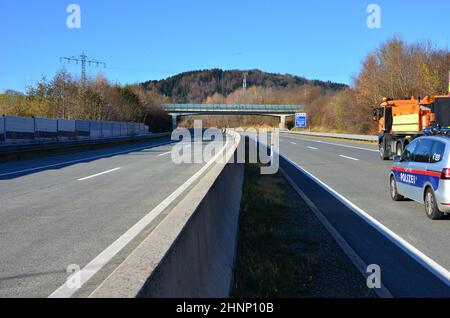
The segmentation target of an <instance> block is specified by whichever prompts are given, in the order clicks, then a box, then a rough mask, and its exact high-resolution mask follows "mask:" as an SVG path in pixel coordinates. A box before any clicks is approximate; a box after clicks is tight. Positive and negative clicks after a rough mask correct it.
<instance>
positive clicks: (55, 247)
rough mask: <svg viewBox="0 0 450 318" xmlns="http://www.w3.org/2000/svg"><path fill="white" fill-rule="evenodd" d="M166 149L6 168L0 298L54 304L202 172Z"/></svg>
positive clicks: (52, 158) (139, 147)
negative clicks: (79, 274) (57, 294)
mask: <svg viewBox="0 0 450 318" xmlns="http://www.w3.org/2000/svg"><path fill="white" fill-rule="evenodd" d="M168 143H169V139H168V138H166V139H161V140H155V141H146V142H140V143H130V144H124V145H120V146H114V147H107V148H99V149H97V150H93V151H83V152H76V153H71V154H63V155H48V156H44V157H39V158H37V159H32V160H22V161H16V162H8V163H2V164H0V297H47V296H49V295H50V294H51V293H53V292H54V291H55V290H56V289H57V288H59V287H60V286H61V285H62V284H64V283H65V281H66V279H67V277H68V276H69V274H68V273H67V267H68V266H69V265H71V264H75V265H78V266H80V267H81V268H83V267H84V266H85V265H86V264H87V263H89V262H90V261H91V260H92V259H94V258H95V257H96V256H97V255H98V254H99V253H101V252H102V251H103V250H104V249H105V248H107V247H108V246H109V245H110V244H111V243H113V242H114V241H115V240H116V239H117V238H118V237H120V236H121V235H122V234H123V233H125V232H126V231H127V230H128V229H129V228H130V227H132V226H133V225H134V224H135V223H136V222H138V221H139V220H140V219H141V218H142V217H143V216H145V215H146V214H147V213H149V211H151V210H152V209H153V208H154V207H156V206H157V205H158V204H159V203H160V202H162V201H163V200H164V199H165V198H167V197H168V196H169V195H170V194H171V193H173V192H174V191H175V190H176V189H177V188H178V187H180V186H181V185H182V184H183V183H185V182H186V180H188V179H189V178H190V177H191V176H193V175H194V174H195V173H196V172H197V171H198V170H200V169H201V167H202V166H203V164H175V163H173V162H172V160H171V154H170V151H171V147H172V146H171V145H170V144H168ZM190 146H191V148H192V145H190ZM187 147H189V145H187ZM159 221H160V220H159Z"/></svg>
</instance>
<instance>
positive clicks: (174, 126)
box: [170, 114, 178, 130]
mask: <svg viewBox="0 0 450 318" xmlns="http://www.w3.org/2000/svg"><path fill="white" fill-rule="evenodd" d="M170 115H171V116H172V130H175V129H177V127H178V116H177V115H176V114H170Z"/></svg>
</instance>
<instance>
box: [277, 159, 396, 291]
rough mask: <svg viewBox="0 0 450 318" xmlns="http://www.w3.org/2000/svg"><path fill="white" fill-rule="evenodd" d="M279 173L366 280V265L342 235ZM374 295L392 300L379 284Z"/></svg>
mask: <svg viewBox="0 0 450 318" xmlns="http://www.w3.org/2000/svg"><path fill="white" fill-rule="evenodd" d="M280 171H281V173H282V174H283V175H284V176H285V177H286V179H287V180H288V182H289V183H290V184H291V185H292V187H293V188H294V190H295V191H297V193H298V194H299V195H300V196H301V197H302V198H303V200H304V201H305V202H306V204H308V205H309V207H310V208H311V210H312V211H313V213H314V214H315V215H316V217H317V218H318V219H319V221H320V222H322V224H323V225H324V226H325V228H326V229H327V230H328V232H329V233H330V234H331V236H333V238H334V239H335V241H336V242H337V243H338V245H339V246H340V247H341V248H342V250H343V251H344V253H345V254H347V256H348V257H349V258H350V260H351V261H352V262H353V264H354V265H355V266H356V268H357V269H358V270H359V272H360V273H361V274H362V275H363V276H364V277H365V278H366V279H367V277H368V273H367V264H366V262H364V261H363V260H362V259H361V257H360V256H359V255H358V253H356V252H355V250H354V249H353V248H352V247H351V246H350V245H349V244H348V243H347V241H346V240H345V239H344V238H343V237H342V235H341V234H340V233H339V232H338V231H337V230H336V228H335V227H334V226H333V225H332V224H331V223H330V222H329V221H328V219H327V218H326V217H325V216H324V215H323V214H322V211H320V209H319V208H318V207H317V206H316V205H315V204H314V202H312V201H311V199H310V198H309V197H308V196H307V195H306V194H305V193H304V192H303V191H302V190H301V189H300V188H299V187H298V186H297V184H296V183H295V182H294V181H293V180H292V179H291V177H290V176H289V175H288V174H287V172H286V171H284V170H283V168H280ZM374 291H375V293H376V294H377V295H378V296H379V297H382V298H392V294H391V293H390V292H389V290H388V289H387V288H386V286H384V284H383V283H381V288H376V289H375V290H374Z"/></svg>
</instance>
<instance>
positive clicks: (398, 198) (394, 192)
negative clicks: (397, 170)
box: [389, 176, 404, 201]
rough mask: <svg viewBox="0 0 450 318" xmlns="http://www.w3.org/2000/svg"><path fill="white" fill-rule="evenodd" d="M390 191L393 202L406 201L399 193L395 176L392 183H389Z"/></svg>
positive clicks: (392, 177)
mask: <svg viewBox="0 0 450 318" xmlns="http://www.w3.org/2000/svg"><path fill="white" fill-rule="evenodd" d="M389 190H390V192H391V198H392V200H394V201H401V200H403V199H404V197H403V196H402V195H401V194H399V193H398V191H397V182H396V181H395V178H394V176H391V182H390V183H389Z"/></svg>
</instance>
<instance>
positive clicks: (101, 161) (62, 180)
mask: <svg viewBox="0 0 450 318" xmlns="http://www.w3.org/2000/svg"><path fill="white" fill-rule="evenodd" d="M142 147H147V148H145V149H142ZM136 149H137V150H136ZM170 149H171V145H164V146H156V145H155V144H151V145H145V146H144V145H142V146H141V147H139V148H133V149H129V148H128V149H127V150H125V151H126V152H125V153H122V152H120V154H117V155H114V156H113V155H111V153H113V152H111V151H109V152H108V155H107V156H103V154H98V155H99V156H103V157H100V158H98V159H95V160H87V161H81V162H76V163H72V164H70V165H63V166H59V167H57V168H52V169H43V170H37V171H35V172H34V173H29V174H25V175H20V174H19V175H16V176H15V177H14V178H10V179H6V180H0V200H2V201H3V200H8V199H11V198H14V197H20V196H22V195H25V194H27V193H30V192H34V191H38V190H43V189H47V188H52V187H57V186H61V187H64V186H65V184H66V183H67V181H69V180H73V179H78V178H83V177H87V176H90V175H94V174H97V173H101V172H104V171H107V170H109V169H115V168H119V167H120V168H121V167H122V166H123V165H126V164H128V163H130V160H131V161H134V160H141V159H142V158H146V159H149V158H150V157H152V158H153V159H149V160H159V158H158V155H159V154H162V153H164V152H167V151H170ZM59 162H60V163H61V162H66V161H59Z"/></svg>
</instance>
